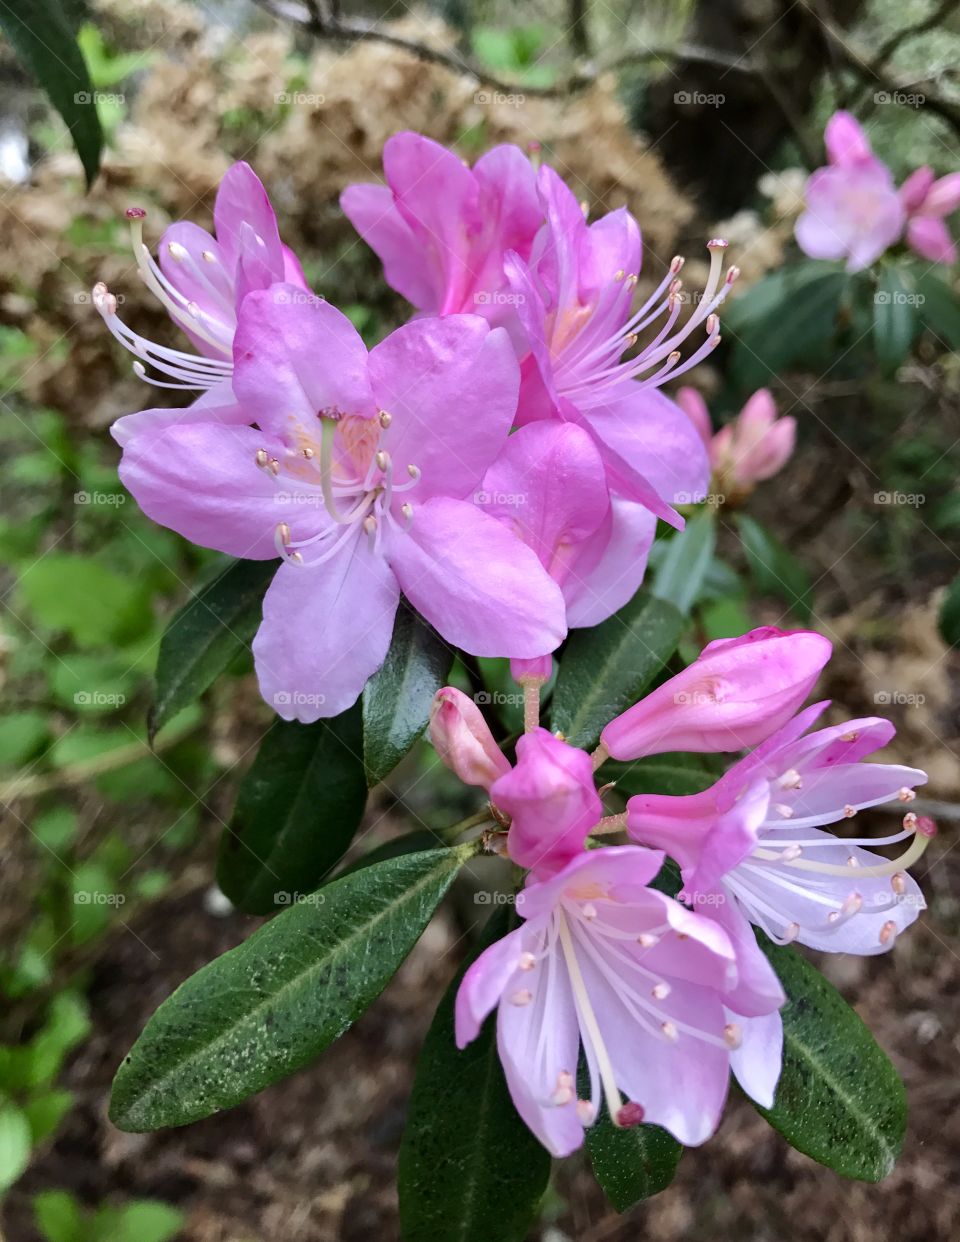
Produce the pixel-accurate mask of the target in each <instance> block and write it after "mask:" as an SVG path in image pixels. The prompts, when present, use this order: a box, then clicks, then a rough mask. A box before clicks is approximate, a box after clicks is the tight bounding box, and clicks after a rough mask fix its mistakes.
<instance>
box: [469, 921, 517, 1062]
mask: <svg viewBox="0 0 960 1242" xmlns="http://www.w3.org/2000/svg"><path fill="white" fill-rule="evenodd" d="M525 935H527V933H526V929H525V928H523V927H518V928H517V929H516V930H515V931H512V932H509V933H508V934H507V935H506V936H504V937H503V938H502V939H500V940H495V941H494V942H493V944H492V945H490V947H489V948H488V949H484V951H483V952H482V953H481V954H480V956H479V957H478V958H477V959H476V960H475V961H473V962H471V964H470V966H469V967H468V968H467V971H466V973H465V974H464V976H463V979H462V980H461V982H460V987H459V988H458V989H457V999H456V1003H455V1006H454V1031H455V1036H456V1041H457V1047H458V1048H465V1047H466V1046H467V1044H469V1043H472V1042H473V1041H474V1040H475V1039H476V1038H477V1036H478V1035H479V1034H480V1028H481V1027H482V1026H483V1023H484V1021H485V1019H486V1017H487V1015H488V1014H490V1013H492V1012H493V1010H494V1009H495V1008H496V1006H497V1005H498V1004H499V1003H500V997H501V996H502V994H503V991H504V989H505V988H506V986H507V984H508V983H509V982H510V980H511V979H512V978H513V976H514V975H515V974H516V973H517V970H518V969H519V963H520V956H521V954H522V953H523V940H524V937H525ZM508 1003H509V1002H508Z"/></svg>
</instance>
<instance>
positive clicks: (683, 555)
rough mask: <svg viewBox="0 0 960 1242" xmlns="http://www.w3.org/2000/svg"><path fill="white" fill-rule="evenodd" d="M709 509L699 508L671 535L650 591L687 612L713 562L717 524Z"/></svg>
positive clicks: (697, 595) (658, 597)
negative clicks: (684, 524)
mask: <svg viewBox="0 0 960 1242" xmlns="http://www.w3.org/2000/svg"><path fill="white" fill-rule="evenodd" d="M713 518H714V514H713V511H712V510H711V509H702V510H701V511H700V512H699V513H696V514H695V515H694V516H693V517H692V518H689V519H688V521H687V525H686V527H685V528H684V529H683V530H682V531H680V533H679V534H676V535H674V536H673V537H672V538H671V540H670V542H669V543H668V544H667V550H666V553H665V554H664V556H663V558H662V559H661V561H660V564H659V565H658V566H657V572H656V576H655V577H654V580H653V587H652V590H653V594H654V595H655V596H656V597H657V599H663V600H666V601H667V603H668V604H673V605H674V607H676V608H679V610H680V611H681V612H682V613H684V614H685V615H686V614H689V612H690V609H691V608H692V607H693V605H694V603H695V601H696V600H697V598H698V597H699V595H700V592H701V590H702V588H703V585H704V582H705V580H706V576H707V571H708V570H709V569H710V566H711V564H712V563H713V549H714V547H715V545H716V542H717V531H716V523H715V522H714V520H713Z"/></svg>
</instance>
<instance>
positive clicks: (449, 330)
mask: <svg viewBox="0 0 960 1242" xmlns="http://www.w3.org/2000/svg"><path fill="white" fill-rule="evenodd" d="M370 383H371V384H372V386H373V395H374V400H375V402H376V404H377V407H378V408H379V409H383V410H387V411H388V412H389V413H390V415H391V417H392V419H393V421H392V423H391V424H390V428H389V430H388V432H387V433H386V435H385V436H384V437H383V447H384V448H385V449H387V450H388V451H389V453H390V455H391V457H392V458H393V460H394V462H395V468H396V470H397V472H398V476H399V478H400V479H402V478H404V477H405V471H406V467H407V465H408V464H413V465H415V466H417V467H418V468H419V470H420V472H421V478H420V482H419V484H418V485H417V487H416V489H415V492H414V494H413V496H404V497H403V499H405V500H411V499H412V500H416V499H417V498H421V499H428V498H429V497H431V496H455V497H457V498H462V497H469V496H470V494H471V493H472V492H473V491H474V490H475V489H476V487H477V485H478V484H479V482H480V480H481V479H482V477H483V473H484V471H485V470H486V468H487V467H488V466H489V464H490V463H491V462H492V461H493V459H494V458H495V457H496V455H497V453H498V452H499V451H500V449H501V448H502V447H503V446H504V444H505V443H506V439H507V435H508V433H509V431H510V426H511V424H512V422H513V416H514V413H515V411H516V408H517V391H518V388H519V384H520V372H519V367H518V365H517V360H516V357H515V355H514V352H513V349H512V347H511V345H510V340H509V338H508V337H507V335H506V333H505V332H504V331H503V330H502V329H496V328H495V329H493V330H491V328H490V326H489V325H488V324H487V323H485V322H484V320H482V319H480V318H479V317H478V316H476V315H450V316H448V317H447V318H445V319H415V320H413V321H412V322H410V323H407V324H404V325H403V327H401V328H398V329H397V330H396V331H395V332H391V334H390V335H389V336H388V337H387V338H386V340H384V341H382V342H381V343H380V344H379V345H377V346H375V348H374V349H373V350H371V352H370Z"/></svg>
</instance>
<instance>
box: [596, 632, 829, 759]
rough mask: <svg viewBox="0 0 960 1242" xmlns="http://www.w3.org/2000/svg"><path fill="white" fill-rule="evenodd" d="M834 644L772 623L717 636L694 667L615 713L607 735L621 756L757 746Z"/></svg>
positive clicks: (806, 687)
mask: <svg viewBox="0 0 960 1242" xmlns="http://www.w3.org/2000/svg"><path fill="white" fill-rule="evenodd" d="M830 652H831V643H830V641H829V639H826V638H824V637H823V635H822V634H815V633H813V632H811V631H808V630H800V631H796V632H794V633H788V632H785V631H783V630H778V629H775V628H773V627H772V626H767V627H764V628H762V629H757V630H751V631H750V633H749V634H744V635H743V636H742V637H740V638H728V639H720V640H718V641H717V642H712V643H710V644H708V646H706V647H705V648H704V649H703V651H702V652H701V654H700V656H699V658H698V659H697V660H695V661H694V663H693V664H691V665H690V667H689V668H686V669H684V670H683V672H682V673H678V674H677V675H676V676H675V677H671V678H670V680H669V681H666V682H664V683H663V685H662V686H658V687H657V689H656V690H654V691H653V692H652V693H651V694H648V695H647V697H646V698H645V699H642V700H641V701H640V702H639V703H637V704H636V705H635V706H634V707H631V708H629V709H628V710H627V711H625V712H624V713H623V715H622V716H618V717H617V718H616V719H615V720H612V721H611V722H610V724H608V725H607V727H606V728H605V729H604V730H603V733H602V734H601V741H602V743H603V745H604V746H605V747H606V749H607V751H608V752H609V753H610V754H611V755H612V756H613V758H614V759H639V758H640V757H641V756H642V755H657V754H662V753H664V752H665V751H671V750H690V751H730V750H741V749H742V748H744V747H747V746H756V745H758V744H759V743H760V742H762V741H763V740H764V739H765V738H767V737H769V735H770V734H771V733H773V732H774V730H775V729H778V728H779V727H780V726H781V725H782V724H784V723H785V722H786V721H787V720H789V719H790V717H791V716H792V715H793V713H794V712H795V711H796V710H797V708H798V707H799V706H800V704H801V703H802V702H803V700H804V699H805V698H806V697H807V695H808V694H809V693H810V690H811V688H812V686H813V684H814V682H815V681H816V680H817V677H818V675H819V673H820V670H821V669H822V668H823V666H824V665H825V664H826V662H827V660H829V658H830Z"/></svg>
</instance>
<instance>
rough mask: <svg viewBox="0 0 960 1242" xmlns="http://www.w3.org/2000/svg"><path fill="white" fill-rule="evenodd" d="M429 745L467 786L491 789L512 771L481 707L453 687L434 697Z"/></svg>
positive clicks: (440, 691) (439, 691)
mask: <svg viewBox="0 0 960 1242" xmlns="http://www.w3.org/2000/svg"><path fill="white" fill-rule="evenodd" d="M430 741H431V742H433V745H434V748H435V749H436V752H437V754H438V755H439V756H440V758H441V760H442V761H443V762H444V763H445V764H446V766H447V767H448V768H450V769H451V771H453V772H456V774H457V776H459V777H460V779H461V780H462V781H463V782H464V784H466V785H479V786H480V787H481V788H483V789H489V788H490V786H491V785H492V784H493V782H494V781H495V780H496V779H497V777H498V776H502V775H503V774H504V773H506V772H509V771H510V763H509V760H508V759H507V757H506V755H505V754H504V753H503V751H502V750H501V749H500V747H499V746H498V745H497V743H496V742H495V741H494V739H493V734H492V733H491V732H490V727H489V725H488V724H487V722H486V721H485V720H484V718H483V713H482V712H481V711H480V709H479V707H477V705H476V703H475V702H474V701H473V699H468V698H467V696H466V695H465V694H463V693H462V692H461V691H460V690H456V689H455V688H454V687H453V686H445V687H444V688H443V689H442V690H438V691H437V693H436V695H435V696H434V699H433V705H432V707H431V708H430Z"/></svg>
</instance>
